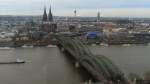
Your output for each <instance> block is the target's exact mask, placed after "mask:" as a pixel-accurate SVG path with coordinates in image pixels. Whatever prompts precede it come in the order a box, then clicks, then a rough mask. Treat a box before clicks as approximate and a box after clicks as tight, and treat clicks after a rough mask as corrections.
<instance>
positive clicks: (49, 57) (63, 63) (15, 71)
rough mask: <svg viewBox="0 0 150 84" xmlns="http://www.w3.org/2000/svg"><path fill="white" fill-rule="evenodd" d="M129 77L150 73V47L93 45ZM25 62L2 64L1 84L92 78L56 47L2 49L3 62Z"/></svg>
mask: <svg viewBox="0 0 150 84" xmlns="http://www.w3.org/2000/svg"><path fill="white" fill-rule="evenodd" d="M90 49H91V51H92V52H93V53H94V54H102V55H105V56H107V57H109V58H110V59H112V61H113V62H114V63H115V64H116V65H118V66H119V68H120V69H121V70H122V71H123V72H125V73H126V74H128V73H130V72H135V73H138V74H140V75H142V74H143V73H144V72H146V71H148V70H150V66H149V64H150V61H149V60H150V46H128V47H123V46H109V47H102V46H90ZM18 58H19V59H23V60H25V61H26V63H25V64H1V65H0V83H1V84H81V83H83V82H85V81H87V80H88V79H89V75H87V73H86V72H85V71H84V70H83V69H77V68H75V67H74V63H73V62H72V60H71V59H70V58H68V57H67V56H66V55H64V54H63V53H62V52H60V51H59V49H58V48H57V47H56V48H16V49H9V50H2V49H1V50H0V62H1V61H2V62H3V61H13V60H16V59H18Z"/></svg>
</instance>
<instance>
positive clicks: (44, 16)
mask: <svg viewBox="0 0 150 84" xmlns="http://www.w3.org/2000/svg"><path fill="white" fill-rule="evenodd" d="M42 21H47V13H46V7H44V14H43V19H42Z"/></svg>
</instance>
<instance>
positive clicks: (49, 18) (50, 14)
mask: <svg viewBox="0 0 150 84" xmlns="http://www.w3.org/2000/svg"><path fill="white" fill-rule="evenodd" d="M42 21H49V22H53V15H52V11H51V6H50V9H49V14H48V15H47V13H46V7H44V14H43V19H42Z"/></svg>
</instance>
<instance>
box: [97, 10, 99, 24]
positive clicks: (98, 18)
mask: <svg viewBox="0 0 150 84" xmlns="http://www.w3.org/2000/svg"><path fill="white" fill-rule="evenodd" d="M97 22H100V12H99V11H98V13H97Z"/></svg>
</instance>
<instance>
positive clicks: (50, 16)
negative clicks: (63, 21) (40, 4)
mask: <svg viewBox="0 0 150 84" xmlns="http://www.w3.org/2000/svg"><path fill="white" fill-rule="evenodd" d="M48 21H49V22H53V14H52V10H51V6H50V9H49V14H48Z"/></svg>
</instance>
